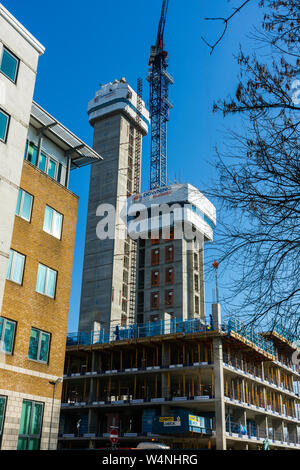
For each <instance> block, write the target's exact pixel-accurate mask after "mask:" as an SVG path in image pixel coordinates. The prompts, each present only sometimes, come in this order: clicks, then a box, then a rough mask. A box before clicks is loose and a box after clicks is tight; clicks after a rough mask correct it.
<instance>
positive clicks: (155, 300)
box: [150, 292, 159, 310]
mask: <svg viewBox="0 0 300 470" xmlns="http://www.w3.org/2000/svg"><path fill="white" fill-rule="evenodd" d="M150 308H151V310H156V309H157V308H159V293H158V292H151V294H150Z"/></svg>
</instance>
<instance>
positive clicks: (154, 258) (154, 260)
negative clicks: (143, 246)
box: [151, 249, 159, 266]
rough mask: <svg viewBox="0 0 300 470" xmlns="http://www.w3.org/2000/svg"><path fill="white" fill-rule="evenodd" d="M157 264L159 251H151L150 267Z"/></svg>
mask: <svg viewBox="0 0 300 470" xmlns="http://www.w3.org/2000/svg"><path fill="white" fill-rule="evenodd" d="M157 264H159V249H155V250H151V266H155V265H157Z"/></svg>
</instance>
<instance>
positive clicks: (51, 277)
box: [36, 263, 57, 298]
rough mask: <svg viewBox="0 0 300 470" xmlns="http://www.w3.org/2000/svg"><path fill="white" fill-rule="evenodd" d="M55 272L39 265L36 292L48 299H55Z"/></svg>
mask: <svg viewBox="0 0 300 470" xmlns="http://www.w3.org/2000/svg"><path fill="white" fill-rule="evenodd" d="M56 277H57V271H54V270H53V269H50V268H47V266H44V265H43V264H40V263H39V268H38V275H37V281H36V291H37V292H39V293H40V294H44V295H47V296H48V297H52V298H54V297H55V289H56Z"/></svg>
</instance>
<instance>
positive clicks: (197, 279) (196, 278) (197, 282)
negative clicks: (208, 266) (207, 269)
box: [194, 274, 199, 291]
mask: <svg viewBox="0 0 300 470" xmlns="http://www.w3.org/2000/svg"><path fill="white" fill-rule="evenodd" d="M194 284H195V290H196V291H198V290H199V276H198V275H197V274H195V277H194Z"/></svg>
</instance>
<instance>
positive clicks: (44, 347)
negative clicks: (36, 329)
mask: <svg viewBox="0 0 300 470" xmlns="http://www.w3.org/2000/svg"><path fill="white" fill-rule="evenodd" d="M49 342H50V335H49V334H48V333H41V349H40V357H39V360H40V361H43V362H48V350H49ZM34 434H35V433H34Z"/></svg>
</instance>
